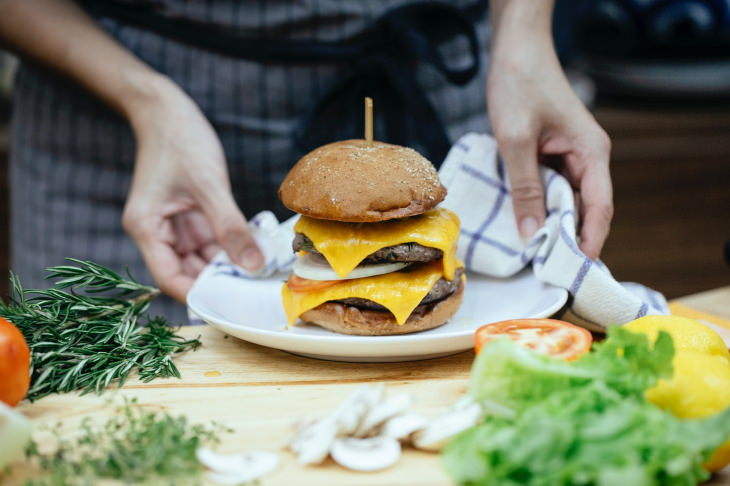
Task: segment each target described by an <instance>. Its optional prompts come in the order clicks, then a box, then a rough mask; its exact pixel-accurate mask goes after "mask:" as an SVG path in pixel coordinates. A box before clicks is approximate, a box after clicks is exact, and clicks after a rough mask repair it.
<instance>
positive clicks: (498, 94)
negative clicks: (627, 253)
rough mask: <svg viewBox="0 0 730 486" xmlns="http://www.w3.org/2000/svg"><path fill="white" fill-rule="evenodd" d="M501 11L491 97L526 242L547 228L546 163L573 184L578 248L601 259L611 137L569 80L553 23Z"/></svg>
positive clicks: (608, 209)
mask: <svg viewBox="0 0 730 486" xmlns="http://www.w3.org/2000/svg"><path fill="white" fill-rule="evenodd" d="M518 6H519V5H518ZM529 8H531V9H532V7H529ZM533 10H534V9H533ZM496 13H497V14H498V15H500V16H501V17H502V18H504V19H505V20H503V22H502V25H500V26H499V29H498V30H497V33H496V35H495V37H496V41H495V45H494V48H493V52H492V62H491V68H490V74H489V81H488V85H487V99H488V106H489V117H490V120H491V123H492V129H493V131H494V136H495V138H496V139H497V144H498V146H499V149H500V153H501V155H502V158H503V160H504V162H505V167H506V169H507V175H508V177H509V180H510V183H511V191H512V200H513V203H514V211H515V217H516V219H517V223H518V227H519V230H520V234H521V235H522V237H523V238H529V237H531V236H532V235H533V234H534V233H535V232H536V231H537V230H538V229H539V228H540V227H541V226H542V224H543V223H544V220H545V215H546V213H545V194H544V188H543V185H542V181H541V179H540V175H539V171H538V164H539V163H546V164H547V165H550V166H551V167H553V168H555V169H557V170H558V172H560V173H561V174H562V175H564V176H565V177H566V179H567V180H568V182H569V183H570V184H571V186H572V187H573V190H574V192H575V196H576V204H577V208H576V209H577V211H578V214H579V216H580V222H581V228H580V248H581V250H582V251H583V253H585V254H586V256H587V257H589V258H591V259H597V258H598V257H599V255H600V253H601V249H602V247H603V244H604V242H605V240H606V237H607V236H608V232H609V226H610V223H611V219H612V217H613V203H612V198H613V196H612V189H611V176H610V173H609V154H610V151H611V143H610V140H609V138H608V136H607V135H606V133H605V132H604V131H603V129H602V128H601V127H600V126H599V125H598V123H597V122H596V120H595V119H594V118H593V116H592V115H591V114H590V113H589V112H588V110H587V109H586V108H585V106H584V105H583V103H582V102H581V101H580V100H579V99H578V97H577V96H576V95H575V93H574V92H573V90H572V88H571V87H570V84H569V83H568V80H567V79H566V78H565V75H564V74H563V71H562V68H561V67H560V63H559V62H558V59H557V56H556V55H555V50H554V48H553V45H552V42H551V40H550V38H549V35H550V32H549V22H548V28H547V30H546V29H543V28H541V27H540V26H542V21H543V19H538V18H535V19H533V23H534V25H524V24H522V23H518V22H523V20H522V19H524V18H525V17H524V15H523V16H522V17H521V18H520V17H515V19H514V21H513V20H512V19H511V18H510V14H511V12H509V11H497V12H496ZM533 15H537V14H533ZM528 20H529V19H528ZM548 20H549V17H548ZM546 36H547V40H546V39H545V37H546Z"/></svg>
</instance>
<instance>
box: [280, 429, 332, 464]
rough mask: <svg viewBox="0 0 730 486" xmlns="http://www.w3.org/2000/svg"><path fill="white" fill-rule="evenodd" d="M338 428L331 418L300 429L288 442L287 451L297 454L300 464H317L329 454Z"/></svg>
mask: <svg viewBox="0 0 730 486" xmlns="http://www.w3.org/2000/svg"><path fill="white" fill-rule="evenodd" d="M338 429H339V426H338V424H337V422H335V421H334V420H332V418H331V417H325V418H323V419H320V420H317V421H316V422H313V423H311V424H309V425H306V426H304V427H302V428H301V429H300V430H299V431H298V432H297V433H296V434H295V435H294V437H292V440H291V441H290V442H289V449H291V450H292V451H293V452H294V453H296V454H297V458H298V460H299V463H300V464H319V463H321V462H322V461H324V460H325V458H326V457H327V454H329V451H330V447H332V443H333V442H334V440H335V437H337V431H338Z"/></svg>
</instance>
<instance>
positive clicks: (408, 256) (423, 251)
mask: <svg viewBox="0 0 730 486" xmlns="http://www.w3.org/2000/svg"><path fill="white" fill-rule="evenodd" d="M292 248H293V249H294V252H298V251H301V250H304V251H307V252H309V253H312V254H314V255H321V253H319V252H318V251H317V249H316V248H315V247H314V244H313V243H312V240H310V239H309V238H307V236H306V235H304V234H303V233H297V234H296V236H294V241H293V242H292ZM442 256H443V252H442V251H441V250H439V249H437V248H430V247H428V246H421V245H419V244H418V243H401V244H400V245H394V246H388V247H385V248H381V249H380V250H378V251H376V252H375V253H373V254H371V255H369V256H368V257H367V258H365V260H363V263H391V262H432V261H434V260H438V259H439V258H441V257H442Z"/></svg>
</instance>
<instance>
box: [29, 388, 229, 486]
mask: <svg viewBox="0 0 730 486" xmlns="http://www.w3.org/2000/svg"><path fill="white" fill-rule="evenodd" d="M80 429H81V433H80V434H78V435H76V434H72V436H73V437H74V438H72V439H69V438H68V435H69V434H68V433H63V431H62V429H61V424H57V425H56V426H55V427H51V428H49V431H50V433H51V438H50V440H48V439H45V440H44V441H43V443H42V447H41V445H39V444H37V443H35V442H32V443H31V444H30V446H29V447H28V449H27V456H28V459H29V460H30V461H31V462H32V463H35V464H36V465H37V467H38V469H39V470H40V471H41V477H38V478H36V479H34V480H30V481H28V482H27V483H26V486H56V485H58V486H60V485H63V486H86V485H89V486H91V485H94V484H98V483H99V482H101V481H103V480H115V484H118V483H122V484H149V485H152V484H154V485H162V484H170V485H182V484H185V485H192V484H199V483H200V473H201V472H202V470H203V469H202V467H201V466H200V463H199V462H198V460H197V459H196V457H195V451H196V450H197V449H198V447H200V446H203V445H214V444H218V443H219V442H220V439H219V437H218V436H219V433H221V432H230V429H226V428H225V427H223V426H222V425H220V424H216V423H213V424H212V425H210V426H205V425H200V424H190V423H189V422H188V421H187V419H186V418H185V416H177V417H176V416H172V415H170V414H169V413H166V412H154V411H150V410H146V409H144V408H141V407H139V406H138V405H137V404H136V400H134V399H132V400H131V401H129V400H128V401H126V402H125V403H124V404H123V405H119V406H118V407H117V409H116V413H115V415H114V416H112V417H111V418H109V419H108V420H107V421H106V422H105V423H103V424H101V425H100V426H94V425H93V424H92V422H91V421H90V420H89V419H88V418H86V419H84V421H83V422H82V423H81V428H80ZM41 449H42V450H43V452H42V451H41Z"/></svg>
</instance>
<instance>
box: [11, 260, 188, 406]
mask: <svg viewBox="0 0 730 486" xmlns="http://www.w3.org/2000/svg"><path fill="white" fill-rule="evenodd" d="M68 260H69V261H70V262H72V263H74V264H75V265H65V266H58V267H51V268H49V269H48V276H47V278H49V279H57V281H56V282H55V283H54V284H53V286H52V287H51V288H49V289H47V290H36V289H24V288H23V287H22V285H21V283H20V280H19V279H18V277H17V275H14V274H12V273H11V275H10V284H11V295H10V300H9V302H8V303H7V304H6V303H3V302H0V316H2V317H4V318H6V319H8V320H10V321H11V322H12V323H13V324H15V325H16V326H17V327H18V329H20V331H21V332H22V333H23V336H25V339H26V341H27V342H28V346H29V347H30V351H31V387H30V390H29V391H28V395H27V398H28V399H30V400H31V401H33V400H37V399H39V398H41V397H44V396H46V395H49V394H51V393H63V392H70V391H74V390H81V393H82V394H85V393H89V392H96V393H101V392H102V391H103V390H104V389H105V388H106V387H108V386H109V385H110V384H111V383H113V382H115V383H116V384H117V385H118V386H121V385H122V384H124V382H125V380H126V379H127V378H128V377H129V375H130V373H132V371H134V370H136V371H137V373H138V375H139V376H140V378H141V379H142V380H143V381H145V382H147V381H150V380H152V379H154V378H161V377H170V376H175V377H178V378H179V377H180V372H179V371H178V369H177V366H175V363H174V362H173V360H172V357H173V355H174V354H176V353H180V352H182V351H185V350H187V349H190V348H192V349H195V348H197V346H198V345H200V341H199V340H198V339H191V340H185V339H183V338H182V337H180V336H178V335H176V334H175V333H174V331H173V329H172V328H171V327H170V326H169V325H168V323H167V321H166V320H165V319H164V318H162V317H153V318H150V317H148V315H147V309H148V308H149V305H150V301H151V300H152V299H153V298H154V297H155V296H157V295H158V294H159V290H157V289H156V288H154V287H149V286H147V285H142V284H140V283H138V282H136V281H135V280H134V279H133V278H132V277H131V275H130V276H128V277H127V278H123V277H121V276H120V275H118V274H117V273H115V272H113V271H111V270H109V269H108V268H105V267H103V266H101V265H98V264H96V263H93V262H90V261H81V260H76V259H73V258H69V259H68ZM145 321H146V322H145Z"/></svg>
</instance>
